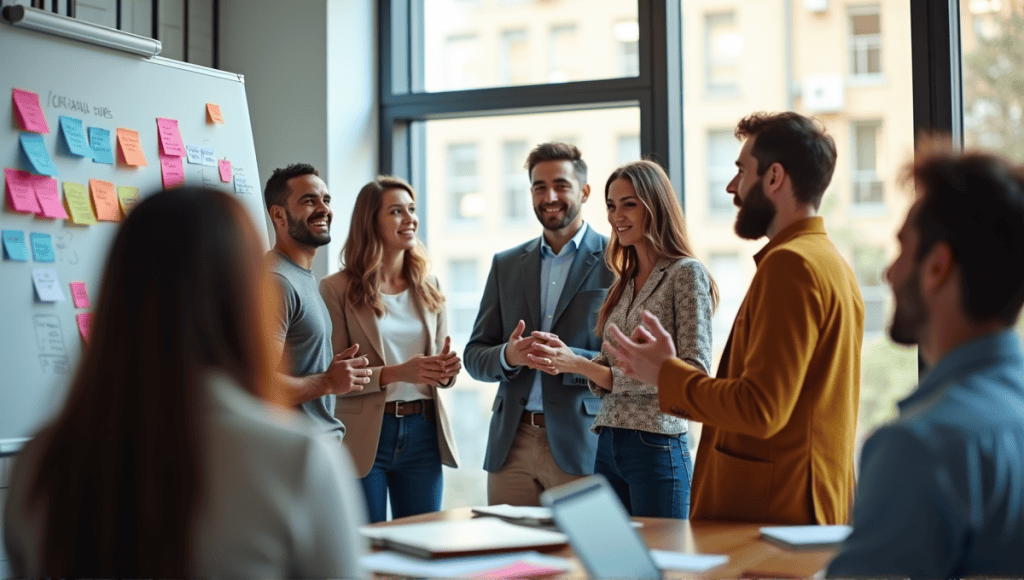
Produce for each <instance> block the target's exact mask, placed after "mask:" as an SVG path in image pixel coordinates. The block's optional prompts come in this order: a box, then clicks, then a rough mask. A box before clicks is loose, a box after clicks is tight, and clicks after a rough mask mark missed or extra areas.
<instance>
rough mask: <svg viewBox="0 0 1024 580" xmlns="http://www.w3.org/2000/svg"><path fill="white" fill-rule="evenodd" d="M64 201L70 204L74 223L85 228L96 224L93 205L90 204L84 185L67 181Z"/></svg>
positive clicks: (69, 207)
mask: <svg viewBox="0 0 1024 580" xmlns="http://www.w3.org/2000/svg"><path fill="white" fill-rule="evenodd" d="M64 201H66V202H67V204H68V211H69V212H71V221H72V222H74V223H76V224H79V225H83V226H88V225H92V224H95V223H96V216H95V215H93V213H92V204H91V203H89V192H88V191H86V190H85V186H84V185H82V184H80V183H72V182H70V181H65V182H64Z"/></svg>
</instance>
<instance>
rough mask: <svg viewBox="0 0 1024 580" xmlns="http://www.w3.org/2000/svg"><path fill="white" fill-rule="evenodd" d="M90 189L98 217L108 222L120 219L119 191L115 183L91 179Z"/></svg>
mask: <svg viewBox="0 0 1024 580" xmlns="http://www.w3.org/2000/svg"><path fill="white" fill-rule="evenodd" d="M89 190H90V191H91V192H92V203H93V205H94V206H96V218H97V219H101V220H104V221H108V222H116V221H118V220H119V219H120V214H118V212H117V191H116V190H115V189H114V184H113V183H110V182H109V181H103V180H100V179H90V180H89Z"/></svg>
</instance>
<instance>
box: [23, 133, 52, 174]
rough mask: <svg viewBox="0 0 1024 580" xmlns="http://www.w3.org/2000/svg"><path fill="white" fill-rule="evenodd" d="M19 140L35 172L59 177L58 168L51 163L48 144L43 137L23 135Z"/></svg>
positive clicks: (34, 134)
mask: <svg viewBox="0 0 1024 580" xmlns="http://www.w3.org/2000/svg"><path fill="white" fill-rule="evenodd" d="M18 140H19V141H20V142H21V152H22V153H24V154H25V157H26V158H27V159H28V162H29V163H30V164H31V165H32V169H33V171H35V172H36V173H41V174H43V175H52V176H53V177H57V175H58V173H57V168H56V167H54V166H53V161H50V154H49V153H47V151H46V143H44V142H43V136H42V135H40V134H38V133H24V132H23V133H22V134H21V136H19V138H18Z"/></svg>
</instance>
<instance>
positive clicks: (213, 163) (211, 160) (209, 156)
mask: <svg viewBox="0 0 1024 580" xmlns="http://www.w3.org/2000/svg"><path fill="white" fill-rule="evenodd" d="M199 151H200V152H201V153H202V154H203V165H209V166H210V167H217V154H216V153H215V152H214V150H213V147H203V148H201V149H200V150H199Z"/></svg>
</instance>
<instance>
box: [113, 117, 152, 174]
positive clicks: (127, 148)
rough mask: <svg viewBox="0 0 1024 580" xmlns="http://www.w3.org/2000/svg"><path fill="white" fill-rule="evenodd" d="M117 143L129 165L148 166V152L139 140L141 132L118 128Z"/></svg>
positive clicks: (122, 156)
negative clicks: (143, 150) (143, 148)
mask: <svg viewBox="0 0 1024 580" xmlns="http://www.w3.org/2000/svg"><path fill="white" fill-rule="evenodd" d="M117 145H118V150H119V151H120V152H121V158H122V159H124V162H125V163H127V164H128V165H134V166H135V167H146V165H147V163H146V154H145V153H143V152H142V144H141V143H140V142H139V132H138V131H132V130H131V129H125V128H123V127H118V128H117Z"/></svg>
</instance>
